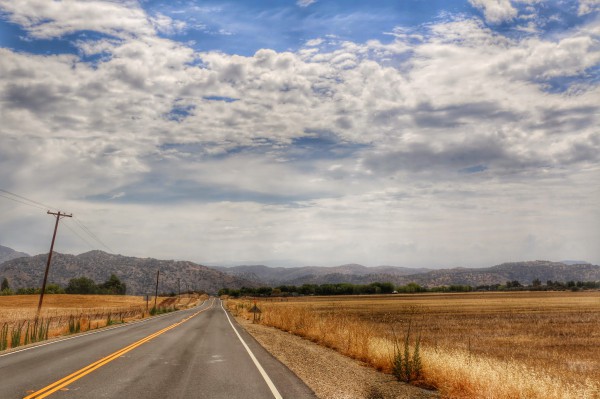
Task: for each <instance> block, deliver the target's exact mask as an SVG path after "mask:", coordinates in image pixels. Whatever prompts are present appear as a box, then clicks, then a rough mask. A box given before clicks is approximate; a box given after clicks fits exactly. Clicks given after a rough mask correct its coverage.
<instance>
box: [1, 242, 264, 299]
mask: <svg viewBox="0 0 600 399" xmlns="http://www.w3.org/2000/svg"><path fill="white" fill-rule="evenodd" d="M47 256H48V255H47V254H42V255H37V256H31V257H25V258H17V259H12V260H9V261H6V262H4V263H2V264H0V278H4V277H6V278H7V279H8V281H9V283H10V286H11V288H13V289H18V288H25V287H40V286H41V285H42V280H43V278H44V270H45V268H46V261H47ZM157 270H160V278H159V287H158V291H159V292H167V293H168V292H177V291H178V282H177V279H180V283H181V291H182V292H183V291H185V290H186V289H188V288H189V289H199V290H204V291H206V292H209V293H216V292H217V291H218V290H219V289H221V288H223V287H228V288H241V287H242V286H247V287H255V286H256V285H257V284H256V283H254V282H252V281H248V280H245V279H243V278H240V277H237V276H232V275H229V274H225V273H222V272H220V271H218V270H214V269H211V268H208V267H206V266H202V265H198V264H196V263H192V262H186V261H173V260H157V259H151V258H134V257H127V256H122V255H112V254H108V253H106V252H102V251H90V252H86V253H83V254H81V255H77V256H75V255H65V254H60V253H56V252H55V253H54V255H53V256H52V265H51V268H50V273H49V276H48V282H49V283H50V282H52V283H56V284H59V285H61V286H63V287H66V286H67V284H68V283H69V280H70V279H72V278H77V277H89V278H91V279H92V280H94V281H95V282H96V283H102V282H104V281H106V280H107V279H108V278H109V277H110V275H111V274H115V275H116V276H117V277H119V279H121V281H123V282H124V283H125V284H127V294H135V295H141V294H150V293H151V294H153V293H154V289H155V284H156V271H157Z"/></svg>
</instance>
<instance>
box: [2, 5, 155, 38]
mask: <svg viewBox="0 0 600 399" xmlns="http://www.w3.org/2000/svg"><path fill="white" fill-rule="evenodd" d="M0 8H2V9H3V10H4V11H5V12H6V13H7V14H8V17H9V18H10V20H11V21H12V22H14V23H16V24H19V25H20V26H22V27H23V28H24V29H25V30H27V32H28V33H29V35H31V36H32V37H34V38H37V39H49V38H54V37H61V36H64V35H66V34H69V33H73V32H76V31H82V30H92V31H96V32H101V33H105V34H108V35H113V36H117V37H123V36H130V35H132V34H133V35H151V34H153V33H154V29H153V27H152V24H151V23H150V22H149V19H148V17H147V16H146V14H145V12H144V11H143V10H142V9H141V8H140V7H139V4H138V3H137V2H135V1H131V0H126V1H123V2H119V3H117V2H110V1H101V0H90V1H85V2H84V1H47V0H22V1H12V0H0ZM162 23H163V24H164V18H163V19H162Z"/></svg>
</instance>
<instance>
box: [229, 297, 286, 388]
mask: <svg viewBox="0 0 600 399" xmlns="http://www.w3.org/2000/svg"><path fill="white" fill-rule="evenodd" d="M220 302H221V309H223V312H225V316H227V320H228V321H229V324H230V325H231V328H233V331H235V335H237V337H238V338H239V339H240V341H241V342H242V345H244V348H246V351H247V352H248V354H249V355H250V358H251V359H252V361H253V362H254V365H255V366H256V368H257V369H258V371H259V372H260V375H262V377H263V378H264V379H265V382H266V383H267V385H268V386H269V389H271V392H272V393H273V396H274V397H275V399H283V397H282V396H281V394H280V393H279V391H278V390H277V388H276V387H275V384H273V381H271V379H270V378H269V376H268V374H267V372H266V371H265V369H263V368H262V366H261V365H260V363H259V362H258V359H256V357H255V356H254V353H252V351H251V350H250V348H249V347H248V345H247V344H246V342H244V340H243V339H242V336H241V335H240V333H239V332H238V331H237V329H236V328H235V326H234V325H233V323H232V322H231V319H230V318H229V315H228V314H227V311H226V310H225V308H224V307H223V301H220Z"/></svg>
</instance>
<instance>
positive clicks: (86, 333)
mask: <svg viewBox="0 0 600 399" xmlns="http://www.w3.org/2000/svg"><path fill="white" fill-rule="evenodd" d="M205 302H206V299H205V300H204V301H202V303H201V304H200V305H198V307H200V306H202V305H204V303H205ZM191 309H193V308H191ZM185 310H190V309H181V310H176V311H175V312H169V313H166V314H162V315H158V316H153V317H148V318H146V319H141V320H136V321H132V322H128V323H123V324H120V325H118V326H114V327H108V328H107V327H103V328H101V329H98V330H95V331H89V332H85V333H83V334H78V335H74V336H72V337H68V338H61V339H57V340H54V341H50V342H44V343H41V344H38V345H34V346H29V347H27V348H23V349H17V350H14V351H11V352H7V353H3V354H1V355H0V357H5V356H10V355H14V354H15V353H20V352H25V351H29V350H32V349H36V348H41V347H42V346H48V345H54V344H58V343H59V342H64V341H69V340H72V339H76V338H81V337H87V336H88V335H93V334H99V333H103V332H106V331H110V330H115V329H117V328H123V327H128V326H133V325H136V324H140V323H146V322H148V321H150V320H158V319H161V318H163V317H166V316H169V315H173V314H175V313H176V312H183V311H185Z"/></svg>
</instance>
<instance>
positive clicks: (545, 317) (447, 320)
mask: <svg viewBox="0 0 600 399" xmlns="http://www.w3.org/2000/svg"><path fill="white" fill-rule="evenodd" d="M229 302H230V303H229V307H230V308H231V309H232V310H234V311H237V312H238V313H241V314H244V315H245V317H248V318H249V317H251V315H250V314H248V313H247V309H248V308H249V305H250V301H245V302H244V301H241V300H238V301H234V300H230V301H229ZM258 306H259V307H260V308H261V310H262V311H263V313H262V315H261V323H263V324H267V325H270V326H274V327H277V328H280V329H282V330H285V331H289V332H292V333H294V334H297V335H301V336H303V337H306V338H308V339H310V340H312V341H315V342H318V343H320V344H323V345H326V346H329V347H332V348H334V349H337V350H338V351H340V352H342V353H344V354H346V355H349V356H352V357H354V358H357V359H359V360H363V361H365V362H367V363H370V364H371V365H372V366H374V367H376V368H378V369H380V370H383V371H385V372H390V371H391V368H392V363H391V362H392V356H393V352H394V350H393V344H392V342H393V341H394V337H395V338H399V339H403V338H404V334H405V332H406V330H407V328H408V325H409V324H410V325H411V330H412V332H413V337H414V336H416V335H417V334H420V336H421V348H420V354H421V357H422V362H423V377H422V378H421V380H420V381H418V382H417V383H418V384H421V385H425V386H431V387H435V388H437V389H439V390H440V392H441V393H442V395H443V396H444V397H447V398H544V399H545V398H557V399H558V398H561V399H562V398H578V399H579V398H600V292H512V293H465V294H420V295H389V296H377V297H375V296H362V297H357V296H354V297H303V298H294V299H289V300H285V301H282V300H281V299H275V300H272V299H269V300H268V301H264V300H263V301H259V303H258Z"/></svg>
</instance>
